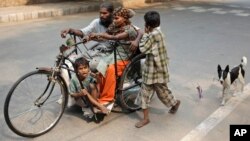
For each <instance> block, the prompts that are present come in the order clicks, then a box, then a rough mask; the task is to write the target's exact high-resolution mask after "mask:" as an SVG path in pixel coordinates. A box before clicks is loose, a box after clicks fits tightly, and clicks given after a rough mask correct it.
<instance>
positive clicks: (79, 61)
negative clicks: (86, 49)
mask: <svg viewBox="0 0 250 141" xmlns="http://www.w3.org/2000/svg"><path fill="white" fill-rule="evenodd" d="M80 65H83V66H88V67H89V61H88V60H86V59H85V58H83V57H80V58H77V59H76V60H75V67H76V69H77V68H78V67H79V66H80Z"/></svg>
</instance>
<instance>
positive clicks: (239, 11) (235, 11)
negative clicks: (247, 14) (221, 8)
mask: <svg viewBox="0 0 250 141" xmlns="http://www.w3.org/2000/svg"><path fill="white" fill-rule="evenodd" d="M228 12H229V13H242V12H244V11H243V10H231V11H228Z"/></svg>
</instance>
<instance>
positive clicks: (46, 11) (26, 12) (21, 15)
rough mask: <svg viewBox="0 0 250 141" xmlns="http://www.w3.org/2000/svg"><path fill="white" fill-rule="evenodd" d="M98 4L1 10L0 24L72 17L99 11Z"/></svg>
mask: <svg viewBox="0 0 250 141" xmlns="http://www.w3.org/2000/svg"><path fill="white" fill-rule="evenodd" d="M99 6H100V4H99V3H98V2H75V3H73V4H72V3H60V4H41V5H33V6H19V7H16V9H15V10H13V9H14V7H8V8H0V11H1V12H0V23H6V22H19V21H24V20H32V19H39V18H48V17H56V16H63V15H71V14H76V13H83V12H91V11H97V10H98V9H99Z"/></svg>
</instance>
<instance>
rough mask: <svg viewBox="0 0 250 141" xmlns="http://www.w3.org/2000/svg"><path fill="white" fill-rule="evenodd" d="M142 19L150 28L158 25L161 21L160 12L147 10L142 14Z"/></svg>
mask: <svg viewBox="0 0 250 141" xmlns="http://www.w3.org/2000/svg"><path fill="white" fill-rule="evenodd" d="M144 20H145V23H146V26H150V27H151V28H155V27H158V26H160V23H161V19H160V14H159V13H158V12H157V11H148V12H147V13H146V14H145V15H144Z"/></svg>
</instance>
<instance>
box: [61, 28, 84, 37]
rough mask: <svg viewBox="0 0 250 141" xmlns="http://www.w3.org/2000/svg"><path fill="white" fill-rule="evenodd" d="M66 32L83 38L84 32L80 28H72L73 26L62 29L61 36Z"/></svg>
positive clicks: (64, 35)
mask: <svg viewBox="0 0 250 141" xmlns="http://www.w3.org/2000/svg"><path fill="white" fill-rule="evenodd" d="M67 34H73V35H76V36H79V37H81V38H83V36H84V34H83V32H82V31H81V30H78V29H73V28H68V29H64V30H62V31H61V37H62V38H65V37H66V35H67Z"/></svg>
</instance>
